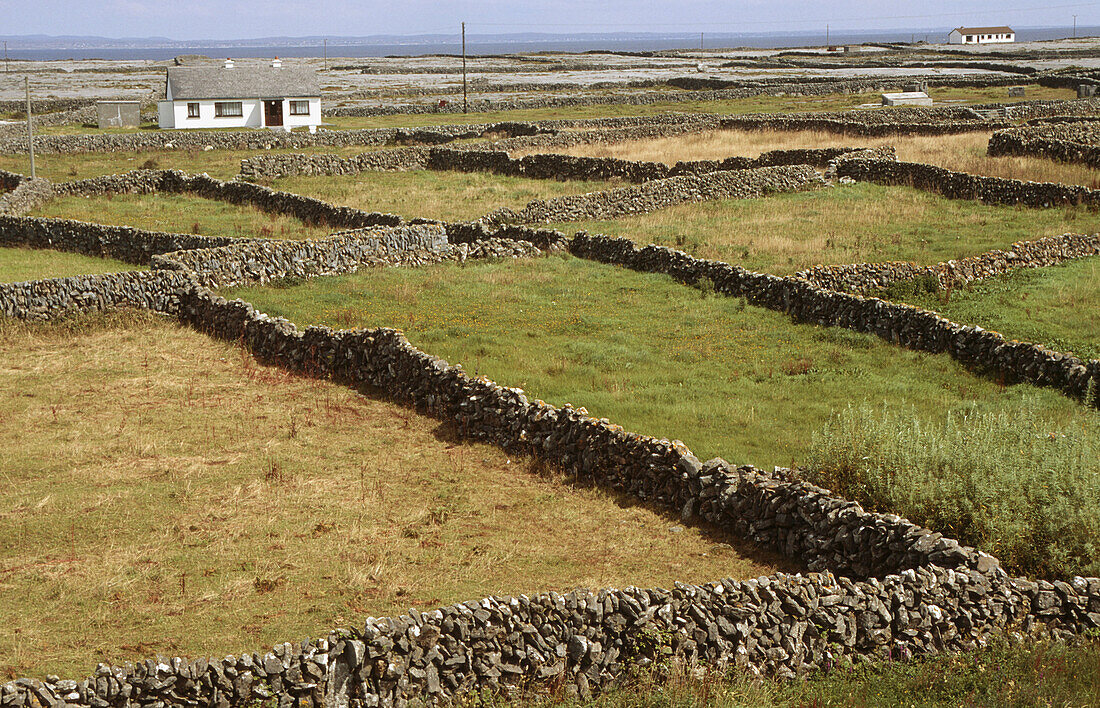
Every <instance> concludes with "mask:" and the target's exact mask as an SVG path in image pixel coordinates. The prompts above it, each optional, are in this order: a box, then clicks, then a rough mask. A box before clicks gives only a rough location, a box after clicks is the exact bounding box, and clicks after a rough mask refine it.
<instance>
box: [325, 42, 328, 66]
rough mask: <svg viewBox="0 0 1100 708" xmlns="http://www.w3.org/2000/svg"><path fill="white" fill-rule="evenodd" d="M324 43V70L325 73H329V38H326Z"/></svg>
mask: <svg viewBox="0 0 1100 708" xmlns="http://www.w3.org/2000/svg"><path fill="white" fill-rule="evenodd" d="M324 41H325V49H324V57H325V68H324V71H328V37H325V40H324Z"/></svg>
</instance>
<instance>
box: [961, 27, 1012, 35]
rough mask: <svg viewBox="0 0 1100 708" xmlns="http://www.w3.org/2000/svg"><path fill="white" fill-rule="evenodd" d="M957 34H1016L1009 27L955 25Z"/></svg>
mask: <svg viewBox="0 0 1100 708" xmlns="http://www.w3.org/2000/svg"><path fill="white" fill-rule="evenodd" d="M955 31H956V32H958V33H959V34H1016V32H1015V31H1013V29H1012V28H1011V27H956V28H955Z"/></svg>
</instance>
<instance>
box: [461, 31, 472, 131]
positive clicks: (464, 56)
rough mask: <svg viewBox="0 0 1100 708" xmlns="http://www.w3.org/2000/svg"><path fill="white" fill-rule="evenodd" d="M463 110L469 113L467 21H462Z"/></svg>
mask: <svg viewBox="0 0 1100 708" xmlns="http://www.w3.org/2000/svg"><path fill="white" fill-rule="evenodd" d="M462 112H463V113H469V112H470V105H469V103H467V102H466V23H465V22H463V23H462Z"/></svg>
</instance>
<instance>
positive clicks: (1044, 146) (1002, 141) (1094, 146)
mask: <svg viewBox="0 0 1100 708" xmlns="http://www.w3.org/2000/svg"><path fill="white" fill-rule="evenodd" d="M988 152H989V154H990V155H992V156H994V157H997V156H1001V155H1019V156H1022V157H1040V158H1045V159H1048V160H1056V161H1058V162H1072V163H1077V164H1081V165H1085V166H1087V167H1091V168H1093V169H1100V122H1096V121H1089V122H1078V123H1058V124H1046V125H1041V126H1033V127H1024V128H1012V129H1010V130H1000V131H997V132H996V133H994V134H993V135H992V137H990V138H989V148H988Z"/></svg>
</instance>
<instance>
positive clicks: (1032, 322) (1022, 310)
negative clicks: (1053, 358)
mask: <svg viewBox="0 0 1100 708" xmlns="http://www.w3.org/2000/svg"><path fill="white" fill-rule="evenodd" d="M883 296H884V297H887V298H894V299H900V300H903V301H905V302H908V303H910V304H913V305H918V306H920V307H923V308H925V309H928V310H935V311H937V312H939V313H940V314H942V315H943V316H944V317H947V318H948V319H951V320H954V321H955V322H962V323H965V324H974V325H979V326H981V327H984V328H985V329H991V330H994V331H997V332H1000V333H1001V334H1003V335H1004V336H1006V337H1008V338H1009V339H1018V340H1020V341H1024V342H1035V343H1036V344H1042V345H1043V346H1045V347H1047V348H1049V349H1054V350H1057V351H1060V352H1066V353H1073V354H1076V355H1077V356H1079V357H1081V358H1084V359H1100V307H1098V303H1100V257H1092V258H1082V259H1080V260H1076V261H1070V262H1068V263H1065V264H1062V265H1059V266H1051V267H1047V268H1039V269H1021V270H1017V271H1014V272H1012V273H1010V274H1008V275H1002V276H998V277H996V278H989V279H987V280H982V281H977V282H974V283H970V284H968V285H965V286H963V287H961V288H956V289H954V290H952V291H951V292H950V293H947V292H937V293H929V292H919V291H914V288H913V287H912V285H909V284H900V285H898V286H895V287H894V288H891V289H889V290H886V291H884V292H883Z"/></svg>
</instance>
